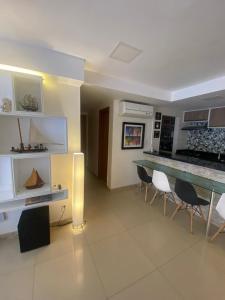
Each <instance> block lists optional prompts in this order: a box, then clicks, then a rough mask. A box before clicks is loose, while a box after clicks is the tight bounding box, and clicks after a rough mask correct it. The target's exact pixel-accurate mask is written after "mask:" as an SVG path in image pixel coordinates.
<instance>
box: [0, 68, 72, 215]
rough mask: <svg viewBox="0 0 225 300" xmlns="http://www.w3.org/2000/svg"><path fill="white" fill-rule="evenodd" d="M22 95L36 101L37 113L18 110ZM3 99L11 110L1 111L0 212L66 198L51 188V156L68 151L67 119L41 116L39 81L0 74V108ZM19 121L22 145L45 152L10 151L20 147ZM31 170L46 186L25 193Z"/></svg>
mask: <svg viewBox="0 0 225 300" xmlns="http://www.w3.org/2000/svg"><path fill="white" fill-rule="evenodd" d="M25 95H31V96H32V97H34V98H35V99H36V101H37V102H38V110H37V111H35V112H34V111H26V110H24V109H23V108H22V107H21V101H23V99H24V96H25ZM5 98H7V99H9V100H10V101H11V103H12V110H11V111H10V112H4V111H0V213H1V212H9V211H12V210H17V209H26V208H30V207H31V206H32V207H37V206H41V205H46V204H51V203H54V202H55V201H59V200H63V199H66V198H67V194H68V191H67V189H66V188H63V189H55V188H54V189H53V187H52V179H51V155H52V154H62V153H67V151H68V148H67V120H66V118H65V117H55V116H49V115H45V114H44V113H43V107H44V105H43V97H42V78H41V77H39V76H34V75H27V74H26V75H25V74H18V73H13V72H8V71H0V106H1V104H2V100H4V99H5ZM18 119H19V122H20V127H21V133H22V138H23V143H24V145H29V144H30V145H31V146H32V147H34V146H35V145H38V144H43V146H44V147H47V149H48V150H47V151H46V152H36V153H32V152H31V153H15V152H11V148H12V147H15V148H17V147H19V145H20V137H19V129H18ZM33 168H34V169H36V170H37V171H38V173H39V175H40V176H41V178H42V179H43V181H44V182H45V184H44V185H43V186H42V187H41V188H37V189H31V190H28V189H26V188H25V186H24V184H25V182H26V180H27V179H28V178H29V176H30V175H31V173H32V170H33ZM28 202H29V205H27V203H28Z"/></svg>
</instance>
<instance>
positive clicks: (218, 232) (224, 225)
mask: <svg viewBox="0 0 225 300" xmlns="http://www.w3.org/2000/svg"><path fill="white" fill-rule="evenodd" d="M224 228H225V223H223V224H222V225H221V226H220V227H219V229H218V230H217V232H216V233H215V234H214V235H213V236H212V237H211V239H210V241H214V240H215V238H216V237H217V236H218V235H219V234H220V232H222V231H223V230H224Z"/></svg>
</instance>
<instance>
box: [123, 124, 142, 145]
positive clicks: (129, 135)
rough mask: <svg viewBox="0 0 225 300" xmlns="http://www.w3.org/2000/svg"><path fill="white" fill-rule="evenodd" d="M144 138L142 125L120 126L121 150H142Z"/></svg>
mask: <svg viewBox="0 0 225 300" xmlns="http://www.w3.org/2000/svg"><path fill="white" fill-rule="evenodd" d="M144 136H145V124H144V123H130V122H123V124H122V145H121V148H122V150H129V149H143V147H144Z"/></svg>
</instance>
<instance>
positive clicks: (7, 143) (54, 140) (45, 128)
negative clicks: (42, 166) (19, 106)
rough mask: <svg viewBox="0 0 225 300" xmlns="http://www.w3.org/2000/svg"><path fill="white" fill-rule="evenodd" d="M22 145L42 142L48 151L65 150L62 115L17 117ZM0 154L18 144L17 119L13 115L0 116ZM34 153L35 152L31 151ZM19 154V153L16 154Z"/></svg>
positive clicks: (64, 126)
mask: <svg viewBox="0 0 225 300" xmlns="http://www.w3.org/2000/svg"><path fill="white" fill-rule="evenodd" d="M18 118H19V120H20V126H21V132H22V138H23V143H24V145H25V146H26V145H28V144H31V145H32V146H35V145H36V144H43V145H44V146H45V147H47V148H48V151H47V152H48V153H65V152H67V122H66V118H64V117H18ZM0 128H1V130H0V141H1V143H0V154H3V155H4V154H11V155H13V154H16V153H14V152H10V150H11V147H12V146H13V147H15V148H16V147H18V146H19V145H20V139H19V130H18V121H17V118H16V117H15V116H4V115H3V116H0ZM32 154H35V153H32ZM18 155H21V154H18Z"/></svg>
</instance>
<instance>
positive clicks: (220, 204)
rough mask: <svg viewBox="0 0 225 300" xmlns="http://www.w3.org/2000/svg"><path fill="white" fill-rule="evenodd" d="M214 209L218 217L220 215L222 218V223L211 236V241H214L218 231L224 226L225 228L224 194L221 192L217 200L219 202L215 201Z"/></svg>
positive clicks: (221, 230) (220, 231)
mask: <svg viewBox="0 0 225 300" xmlns="http://www.w3.org/2000/svg"><path fill="white" fill-rule="evenodd" d="M216 210H217V212H218V214H219V215H220V217H222V218H223V219H224V223H223V224H221V225H220V227H219V229H218V230H217V232H216V233H215V234H214V235H213V236H212V238H211V239H210V240H211V241H214V240H215V238H216V237H217V236H218V235H219V234H220V233H222V232H224V228H225V194H223V195H222V196H221V197H220V200H219V202H218V203H217V206H216Z"/></svg>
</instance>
